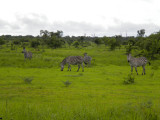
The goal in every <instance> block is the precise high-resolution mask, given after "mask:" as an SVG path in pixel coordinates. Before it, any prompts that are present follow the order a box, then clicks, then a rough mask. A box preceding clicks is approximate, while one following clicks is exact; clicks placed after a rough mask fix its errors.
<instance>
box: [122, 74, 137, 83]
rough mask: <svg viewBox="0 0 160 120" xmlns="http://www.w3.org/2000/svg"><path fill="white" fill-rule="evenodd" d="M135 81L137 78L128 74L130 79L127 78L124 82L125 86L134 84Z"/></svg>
mask: <svg viewBox="0 0 160 120" xmlns="http://www.w3.org/2000/svg"><path fill="white" fill-rule="evenodd" d="M134 79H135V77H134V76H133V75H132V74H128V77H127V78H125V80H124V81H123V84H125V85H127V84H133V83H134Z"/></svg>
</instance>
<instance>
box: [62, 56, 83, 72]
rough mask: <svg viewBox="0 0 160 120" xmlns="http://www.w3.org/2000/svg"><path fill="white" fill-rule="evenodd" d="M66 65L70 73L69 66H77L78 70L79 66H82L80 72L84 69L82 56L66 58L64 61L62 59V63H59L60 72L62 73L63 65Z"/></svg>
mask: <svg viewBox="0 0 160 120" xmlns="http://www.w3.org/2000/svg"><path fill="white" fill-rule="evenodd" d="M65 64H68V71H69V70H70V71H71V65H78V70H77V72H78V71H79V68H80V65H81V66H82V72H84V68H83V57H82V56H69V57H66V58H65V59H63V61H62V62H61V71H63V69H64V65H65Z"/></svg>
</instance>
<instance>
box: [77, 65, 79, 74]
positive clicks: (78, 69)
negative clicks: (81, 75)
mask: <svg viewBox="0 0 160 120" xmlns="http://www.w3.org/2000/svg"><path fill="white" fill-rule="evenodd" d="M79 68H80V64H78V70H77V72H78V71H79Z"/></svg>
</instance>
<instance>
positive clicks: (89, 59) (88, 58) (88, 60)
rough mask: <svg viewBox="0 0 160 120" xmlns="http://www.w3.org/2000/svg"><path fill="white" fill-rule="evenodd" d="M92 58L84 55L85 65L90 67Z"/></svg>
mask: <svg viewBox="0 0 160 120" xmlns="http://www.w3.org/2000/svg"><path fill="white" fill-rule="evenodd" d="M91 60H92V58H91V57H90V56H88V55H87V53H84V64H85V65H90V64H91Z"/></svg>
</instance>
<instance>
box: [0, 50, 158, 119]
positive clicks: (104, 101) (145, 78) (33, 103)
mask: <svg viewBox="0 0 160 120" xmlns="http://www.w3.org/2000/svg"><path fill="white" fill-rule="evenodd" d="M30 50H31V51H33V53H34V55H33V59H32V60H31V61H26V62H25V61H24V57H23V54H22V53H21V49H20V48H19V49H18V50H17V52H16V51H9V50H7V48H5V49H0V66H1V67H0V117H2V118H3V119H5V120H11V119H13V120H36V119H37V120H38V119H40V120H54V119H55V120H112V119H113V120H115V119H116V120H117V119H118V120H119V119H121V120H130V119H131V120H157V119H160V103H159V100H160V87H159V86H160V79H159V78H160V74H159V73H160V70H159V69H158V68H156V69H154V67H153V66H156V64H158V63H159V61H154V63H153V66H148V65H147V66H146V75H141V73H142V68H138V72H139V75H136V72H135V71H134V72H133V76H134V83H133V84H129V85H125V84H124V83H123V82H124V80H126V78H127V77H128V74H130V66H129V64H128V63H127V58H126V56H125V54H124V53H125V49H121V50H115V51H108V49H106V48H103V47H94V48H84V49H73V48H72V49H68V48H61V49H56V50H50V49H45V52H41V51H38V52H37V51H34V50H33V49H30ZM84 52H87V53H88V55H90V56H92V57H93V59H95V62H93V61H92V63H91V67H88V68H87V67H85V68H84V72H82V69H80V70H79V72H76V70H77V66H73V65H72V71H71V72H70V71H67V66H65V68H64V71H63V72H62V71H60V62H61V61H62V60H63V59H64V58H65V57H67V56H69V55H83V53H84ZM151 63H152V62H151ZM24 78H28V79H29V78H32V82H31V83H30V84H26V83H25V82H24ZM65 81H69V82H71V84H70V85H69V86H68V87H66V86H65V84H64V82H65Z"/></svg>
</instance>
